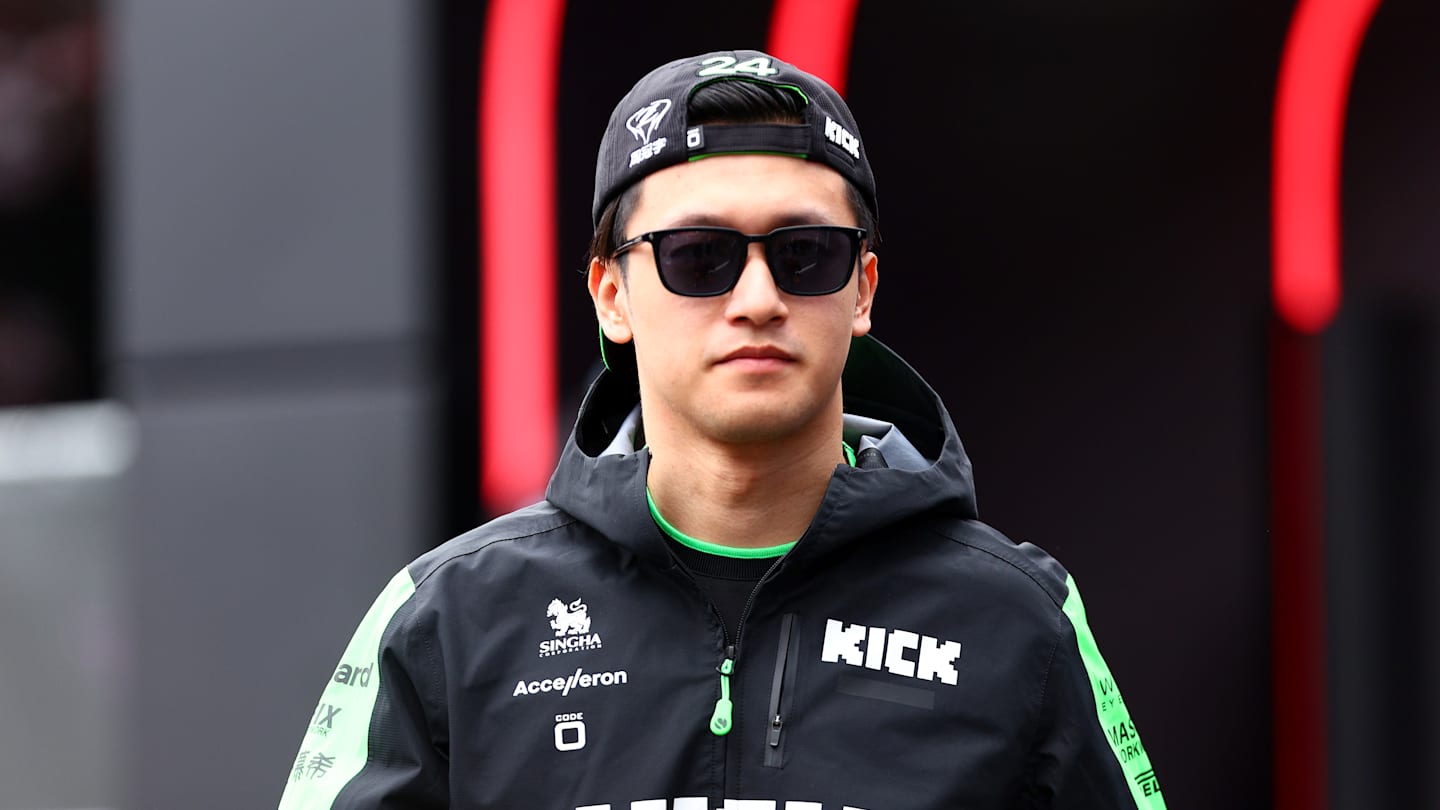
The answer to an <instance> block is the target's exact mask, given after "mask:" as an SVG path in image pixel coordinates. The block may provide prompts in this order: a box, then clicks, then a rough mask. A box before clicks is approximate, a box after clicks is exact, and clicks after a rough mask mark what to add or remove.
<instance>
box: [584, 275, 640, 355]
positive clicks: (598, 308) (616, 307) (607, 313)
mask: <svg viewBox="0 0 1440 810" xmlns="http://www.w3.org/2000/svg"><path fill="white" fill-rule="evenodd" d="M588 273H589V277H588V279H587V282H588V286H589V288H590V300H591V301H593V302H594V303H595V319H596V320H598V321H599V322H600V328H601V329H602V330H604V332H605V337H607V338H609V339H610V340H611V341H612V342H614V343H627V342H629V340H630V338H631V336H632V335H631V331H630V302H629V300H628V296H627V290H626V287H625V280H624V278H622V277H621V273H620V263H619V262H617V261H609V262H606V261H601V260H600V259H599V258H594V259H591V260H590V268H589V271H588Z"/></svg>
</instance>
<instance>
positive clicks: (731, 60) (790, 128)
mask: <svg viewBox="0 0 1440 810" xmlns="http://www.w3.org/2000/svg"><path fill="white" fill-rule="evenodd" d="M592 213H593V216H594V220H595V223H596V232H595V237H594V242H593V245H592V252H593V256H592V258H591V260H590V263H589V267H588V281H589V289H590V293H591V296H592V298H593V299H594V303H595V312H596V315H597V317H598V319H599V322H600V328H601V330H602V332H603V335H602V339H601V340H602V347H603V351H604V355H605V359H606V361H607V365H608V367H609V368H608V370H607V371H606V372H605V373H603V374H602V375H601V376H600V378H599V379H598V380H597V381H596V382H595V384H594V385H593V387H592V388H591V389H590V392H589V394H588V396H587V397H586V401H585V403H584V405H582V407H581V413H580V416H579V419H578V421H577V423H576V426H575V430H574V432H573V434H572V435H571V438H570V440H569V442H568V443H567V445H566V447H565V450H564V452H563V456H562V458H561V460H560V463H559V466H558V468H557V469H556V472H555V475H554V477H553V479H552V480H551V483H550V488H549V490H548V492H547V494H546V500H545V501H544V502H542V503H540V504H538V505H536V506H533V507H530V508H528V509H524V510H521V511H519V512H515V513H513V514H510V515H507V516H505V517H502V518H499V519H497V520H495V521H493V522H491V523H489V524H487V525H485V526H482V527H480V528H479V529H476V530H474V531H472V532H470V533H469V534H466V535H463V536H461V537H459V538H456V539H454V540H452V541H450V542H449V543H446V544H445V545H443V546H441V547H439V548H437V549H435V550H434V551H432V552H430V553H428V554H426V555H424V556H422V557H421V558H420V559H418V560H416V561H415V562H414V563H412V564H411V565H410V566H408V567H407V568H406V569H405V570H403V571H401V572H400V573H399V574H397V575H396V577H395V578H394V579H393V580H392V581H391V583H390V585H389V587H387V588H386V590H385V592H384V593H382V594H381V596H380V598H379V599H378V600H377V601H376V603H375V605H374V606H373V607H372V608H371V610H370V612H369V613H368V614H367V615H366V617H365V619H364V621H363V622H362V623H361V626H360V629H359V630H358V631H357V633H356V634H355V637H354V639H353V640H352V641H351V643H350V646H349V647H348V648H347V649H346V651H345V653H344V655H343V656H342V658H341V663H340V666H339V669H338V670H337V671H336V673H335V675H334V676H333V678H332V680H331V682H330V683H329V684H328V685H327V687H326V689H325V693H324V695H323V696H322V698H321V702H320V706H319V708H318V710H317V711H316V713H315V715H314V717H313V718H312V720H311V723H310V727H309V730H308V733H307V734H306V737H305V740H304V742H303V743H302V745H301V751H300V753H299V755H298V756H297V758H296V761H295V763H294V766H293V769H292V772H291V774H290V779H289V783H288V785H287V789H286V793H285V797H284V798H283V799H282V801H281V807H282V808H301V807H303V808H330V807H336V808H381V807H384V808H401V807H404V808H429V807H450V806H453V807H467V808H468V807H476V808H480V807H485V808H526V809H527V810H528V809H529V808H565V809H566V810H569V808H576V810H600V809H601V808H606V809H607V810H619V809H620V808H631V810H661V808H672V809H673V810H706V809H708V808H728V809H731V810H737V809H739V808H745V809H747V810H748V809H750V808H755V809H756V810H758V809H759V808H766V809H767V810H779V809H780V808H785V810H841V809H842V808H855V809H857V810H861V809H863V810H889V809H895V810H899V809H900V808H905V809H906V810H922V809H927V808H961V807H963V808H1020V807H1055V808H1115V807H1145V808H1160V807H1163V806H1164V804H1163V801H1162V800H1161V798H1160V793H1159V783H1158V782H1157V781H1156V779H1155V776H1154V772H1153V770H1151V768H1150V765H1149V760H1148V757H1147V755H1146V753H1145V750H1144V749H1143V748H1142V747H1141V745H1140V741H1139V738H1138V737H1137V736H1136V734H1135V728H1134V726H1133V725H1132V724H1131V722H1130V720H1129V715H1128V710H1127V709H1126V707H1125V705H1124V703H1123V702H1121V700H1120V696H1119V693H1118V692H1117V691H1116V687H1115V683H1114V680H1113V679H1112V678H1111V677H1110V674H1109V672H1108V671H1107V669H1106V667H1105V664H1104V661H1103V660H1102V659H1101V657H1100V654H1099V652H1098V650H1097V649H1096V647H1095V642H1094V639H1093V638H1092V636H1091V634H1090V631H1089V629H1088V627H1087V626H1086V624H1085V618H1084V608H1083V606H1082V604H1081V602H1080V596H1079V593H1078V592H1077V591H1076V590H1075V586H1074V582H1073V581H1072V580H1071V579H1070V578H1069V577H1068V576H1067V575H1066V573H1065V571H1064V570H1063V569H1062V568H1061V567H1060V566H1059V565H1058V564H1057V563H1056V562H1055V561H1054V560H1052V559H1050V558H1049V557H1048V556H1046V555H1045V554H1044V552H1042V551H1040V550H1039V549H1037V548H1035V547H1033V546H1030V545H1028V544H1022V545H1016V544H1014V543H1012V542H1010V541H1009V540H1007V539H1006V538H1004V537H1003V536H1001V535H1000V534H998V533H996V532H995V531H994V530H992V529H990V528H989V527H987V526H985V525H984V524H982V523H979V522H978V521H977V520H976V511H975V500H974V495H973V490H972V487H971V481H970V465H969V462H968V461H967V459H966V457H965V453H964V451H963V449H962V448H961V446H960V440H959V439H958V437H957V436H956V435H955V431H954V428H953V426H952V425H951V422H950V419H949V417H948V416H947V414H946V412H945V410H944V407H943V405H942V404H941V402H940V401H939V399H938V397H937V396H936V394H935V393H934V392H933V391H932V390H931V389H930V387H929V386H928V385H926V384H925V382H924V381H923V380H921V379H920V377H919V376H918V375H916V373H915V372H914V371H913V370H911V369H910V368H909V366H907V365H906V364H905V363H904V362H903V361H902V360H900V359H899V358H898V357H896V356H895V355H894V354H892V353H891V352H890V351H889V350H887V349H886V348H884V347H883V346H881V345H880V344H879V343H877V342H875V341H874V340H873V339H871V338H869V337H867V333H868V332H869V331H870V315H871V311H872V307H873V305H874V301H875V293H876V289H877V285H878V279H879V275H878V259H877V258H876V255H875V253H874V251H873V249H872V248H873V246H874V240H875V234H876V230H875V222H876V220H875V215H876V198H875V182H874V177H873V175H872V173H871V171H870V166H869V162H868V160H867V158H866V154H865V147H864V143H863V141H862V140H861V139H860V130H859V128H858V127H857V126H856V124H855V121H854V119H853V118H852V117H851V114H850V111H849V109H848V108H847V107H846V106H845V104H844V102H843V101H842V100H841V99H840V97H839V96H838V95H837V94H836V93H835V92H834V91H833V90H832V89H830V88H829V87H828V86H826V85H825V84H824V83H822V82H820V81H819V80H818V79H816V78H815V77H813V76H810V75H808V74H806V73H804V72H802V71H799V70H797V69H796V68H794V67H792V66H790V65H787V64H785V63H783V62H781V61H779V60H777V59H774V58H773V57H770V56H767V55H765V54H763V53H759V52H756V51H735V52H725V53H714V54H707V55H704V56H698V57H694V58H690V59H681V60H677V61H675V62H671V63H669V64H667V65H664V66H662V67H660V68H658V69H657V70H655V71H653V72H651V73H650V74H649V75H647V76H646V77H645V78H643V79H641V80H640V82H639V84H637V85H636V86H635V87H634V89H632V90H631V92H630V93H629V95H627V96H626V97H625V99H624V100H622V101H621V102H620V104H619V106H618V107H616V109H615V112H614V113H613V114H612V115H611V118H610V122H609V126H608V127H607V129H606V131H605V135H604V138H603V140H602V143H601V146H600V154H599V159H598V163H597V168H596V188H595V200H594V208H593V212H592ZM322 766H323V767H322Z"/></svg>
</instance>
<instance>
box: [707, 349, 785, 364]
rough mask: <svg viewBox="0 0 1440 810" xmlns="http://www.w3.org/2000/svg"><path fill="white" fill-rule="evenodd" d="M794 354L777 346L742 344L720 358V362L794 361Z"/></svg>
mask: <svg viewBox="0 0 1440 810" xmlns="http://www.w3.org/2000/svg"><path fill="white" fill-rule="evenodd" d="M794 359H795V358H794V356H793V355H791V354H790V353H789V352H787V351H785V350H784V349H781V348H779V347H777V346H742V347H740V348H738V349H736V350H735V351H733V352H730V353H729V354H727V355H725V356H724V357H722V358H720V362H722V363H728V362H730V361H732V360H773V361H792V360H794Z"/></svg>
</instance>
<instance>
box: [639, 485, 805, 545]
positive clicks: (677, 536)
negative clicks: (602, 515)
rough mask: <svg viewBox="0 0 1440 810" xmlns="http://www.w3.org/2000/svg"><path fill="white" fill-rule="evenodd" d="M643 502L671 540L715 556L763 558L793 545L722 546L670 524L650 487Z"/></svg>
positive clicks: (792, 543) (646, 490)
mask: <svg viewBox="0 0 1440 810" xmlns="http://www.w3.org/2000/svg"><path fill="white" fill-rule="evenodd" d="M645 503H647V504H649V506H650V517H652V518H654V519H655V525H656V526H659V527H660V530H661V531H663V532H665V534H667V535H669V536H670V539H671V540H674V541H675V542H677V543H679V544H680V545H682V546H685V547H686V548H693V549H695V550H696V551H703V552H705V553H706V554H714V555H715V556H717V557H731V558H733V559H737V560H764V559H769V558H771V557H780V556H783V555H784V554H785V552H787V551H789V550H790V549H792V548H794V547H795V543H794V541H791V542H789V543H781V544H780V545H778V546H766V547H764V548H739V547H736V546H722V545H720V544H719V543H711V542H708V541H705V540H701V539H699V538H697V537H691V536H690V535H688V534H686V533H684V532H682V531H680V530H679V529H677V528H675V527H674V526H671V525H670V521H668V520H666V519H665V516H664V515H662V514H660V509H659V508H658V507H656V506H655V499H654V498H652V497H651V496H650V488H649V487H646V488H645Z"/></svg>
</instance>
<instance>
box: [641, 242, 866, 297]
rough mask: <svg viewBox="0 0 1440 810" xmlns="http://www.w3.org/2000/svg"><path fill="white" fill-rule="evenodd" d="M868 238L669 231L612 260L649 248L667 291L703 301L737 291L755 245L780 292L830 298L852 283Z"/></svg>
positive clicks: (661, 281)
mask: <svg viewBox="0 0 1440 810" xmlns="http://www.w3.org/2000/svg"><path fill="white" fill-rule="evenodd" d="M864 238H865V231H864V230H863V229H861V228H847V227H843V226H840V225H795V226H792V227H789V228H776V229H775V230H773V231H771V232H769V233H760V234H751V233H741V232H740V231H737V230H734V229H732V228H706V227H695V228H670V229H668V230H663V231H650V232H649V233H642V234H640V235H639V236H637V237H635V238H634V239H631V240H629V241H626V242H624V243H622V244H621V245H620V246H619V247H617V248H615V253H614V254H613V255H615V256H619V255H620V254H622V253H624V252H625V251H627V250H629V249H630V248H633V247H635V246H636V245H638V244H640V243H641V242H649V243H650V244H651V245H652V246H653V247H654V253H655V269H656V270H658V271H659V272H660V283H661V284H664V285H665V289H667V290H669V291H670V292H672V293H674V294H676V295H684V296H690V297H695V298H703V297H707V296H712V295H724V294H725V293H727V292H730V291H731V290H733V289H735V285H736V284H738V283H739V282H740V274H741V273H742V272H743V271H744V270H745V258H746V255H745V254H746V253H747V252H749V250H750V243H751V242H760V243H761V244H763V245H764V246H765V263H766V264H768V265H769V266H770V276H771V277H772V278H774V279H775V286H776V287H779V288H780V289H781V290H782V291H783V292H787V293H790V294H791V295H829V294H831V293H833V292H839V291H840V290H841V289H842V288H844V287H845V285H846V284H847V283H848V282H849V281H850V274H851V273H852V272H854V270H855V262H856V259H858V258H859V257H860V241H861V240H862V239H864Z"/></svg>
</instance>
